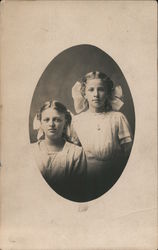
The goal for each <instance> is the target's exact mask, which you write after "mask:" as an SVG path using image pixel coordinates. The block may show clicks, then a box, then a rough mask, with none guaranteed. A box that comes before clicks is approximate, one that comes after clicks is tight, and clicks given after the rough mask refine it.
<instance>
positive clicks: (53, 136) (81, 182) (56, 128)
mask: <svg viewBox="0 0 158 250" xmlns="http://www.w3.org/2000/svg"><path fill="white" fill-rule="evenodd" d="M70 123H71V115H70V113H69V112H68V111H67V109H66V107H65V106H64V105H63V104H61V103H60V102H58V101H48V102H46V103H45V104H44V105H43V106H42V107H41V109H40V111H39V113H38V114H37V115H36V118H35V120H34V128H35V129H38V136H37V137H38V141H37V143H35V144H34V149H35V157H36V161H37V164H38V167H39V169H40V171H41V173H42V175H43V177H44V178H45V180H46V182H47V183H48V184H49V185H50V186H51V187H52V188H53V189H54V190H55V191H56V192H57V193H58V194H60V195H61V196H63V197H65V198H68V199H70V200H73V201H79V202H81V201H84V199H85V190H86V188H85V181H86V160H85V155H84V152H83V150H82V148H81V147H78V146H76V145H74V144H72V143H69V142H68V141H67V139H68V138H67V129H68V126H69V125H70Z"/></svg>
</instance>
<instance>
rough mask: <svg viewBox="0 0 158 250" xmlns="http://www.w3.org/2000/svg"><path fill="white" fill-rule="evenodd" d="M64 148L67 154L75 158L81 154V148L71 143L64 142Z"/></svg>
mask: <svg viewBox="0 0 158 250" xmlns="http://www.w3.org/2000/svg"><path fill="white" fill-rule="evenodd" d="M65 148H66V150H67V151H68V152H69V154H72V155H74V156H75V157H80V155H82V154H83V149H82V147H79V146H77V145H75V144H73V143H70V142H66V145H65Z"/></svg>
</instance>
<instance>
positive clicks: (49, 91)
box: [29, 45, 135, 143]
mask: <svg viewBox="0 0 158 250" xmlns="http://www.w3.org/2000/svg"><path fill="white" fill-rule="evenodd" d="M91 71H101V72H104V73H105V74H107V75H108V76H109V77H110V78H111V79H112V80H113V82H114V84H119V85H121V86H122V89H123V94H124V105H123V107H122V108H121V110H120V111H121V112H122V113H124V114H125V116H126V118H127V120H128V121H129V124H130V126H131V130H132V134H133V135H134V131H135V113H134V105H133V100H132V96H131V92H130V89H129V87H128V84H127V81H126V79H125V77H124V75H123V73H122V71H121V69H120V68H119V66H118V65H117V64H116V62H115V61H114V60H113V59H112V58H111V57H110V56H109V55H108V54H106V53H105V52H104V51H102V50H101V49H99V48H97V47H95V46H92V45H77V46H74V47H71V48H69V49H66V50H64V51H63V52H62V53H60V54H59V55H57V56H56V57H55V58H54V59H53V60H52V61H51V62H50V63H49V64H48V66H47V68H46V69H45V71H44V72H43V74H42V76H41V77H40V79H39V81H38V83H37V86H36V88H35V91H34V94H33V97H32V102H31V107H30V116H29V132H30V142H31V143H32V142H36V137H37V131H36V130H33V119H34V117H35V115H36V113H37V111H38V110H39V109H40V107H41V106H42V105H43V103H44V102H45V101H48V100H50V99H52V98H53V99H55V100H58V101H60V102H62V103H63V104H65V105H66V106H67V108H68V109H69V110H70V111H71V112H72V113H74V114H75V110H74V105H73V99H72V95H71V90H72V86H73V85H74V84H75V82H76V81H79V80H80V79H81V78H82V77H83V76H84V75H85V74H86V73H88V72H91Z"/></svg>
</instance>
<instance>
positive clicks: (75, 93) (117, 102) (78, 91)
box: [72, 82, 124, 113]
mask: <svg viewBox="0 0 158 250" xmlns="http://www.w3.org/2000/svg"><path fill="white" fill-rule="evenodd" d="M122 97H123V92H122V87H121V86H120V85H117V86H116V87H115V88H114V90H113V92H112V98H111V100H110V104H111V107H112V110H115V111H118V110H120V109H121V107H122V106H123V105H124V102H123V101H122ZM72 98H73V100H74V107H75V110H76V112H77V113H81V112H82V111H84V110H86V109H87V107H88V103H87V100H86V99H85V97H84V96H83V93H82V83H81V82H76V83H75V85H74V86H73V88H72Z"/></svg>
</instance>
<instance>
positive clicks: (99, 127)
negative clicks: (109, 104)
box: [72, 111, 132, 196]
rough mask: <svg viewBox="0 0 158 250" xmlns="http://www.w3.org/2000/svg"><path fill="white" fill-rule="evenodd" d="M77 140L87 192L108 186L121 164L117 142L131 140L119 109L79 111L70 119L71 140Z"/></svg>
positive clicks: (128, 129) (127, 125)
mask: <svg viewBox="0 0 158 250" xmlns="http://www.w3.org/2000/svg"><path fill="white" fill-rule="evenodd" d="M78 139H79V141H80V143H81V145H82V147H83V149H84V151H85V154H86V157H87V177H88V183H89V186H90V190H91V191H90V192H92V193H93V192H94V194H93V195H97V194H96V190H95V189H99V190H100V189H101V190H102V189H106V188H107V189H109V185H111V181H110V180H111V178H113V181H114V182H115V178H117V177H115V174H116V172H118V173H119V172H120V171H122V168H123V166H122V165H123V164H125V162H124V160H123V154H122V150H121V145H122V144H124V143H129V142H131V141H132V138H131V132H130V127H129V124H128V121H127V119H126V117H125V116H124V115H123V114H122V113H121V112H115V111H109V112H105V113H104V112H103V113H92V112H90V111H86V112H82V113H81V114H79V115H76V116H74V117H73V121H72V141H73V142H74V143H77V140H78ZM114 172H115V173H114ZM116 175H117V176H118V174H116ZM92 189H93V191H92ZM98 192H103V191H98ZM93 195H92V196H93Z"/></svg>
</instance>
